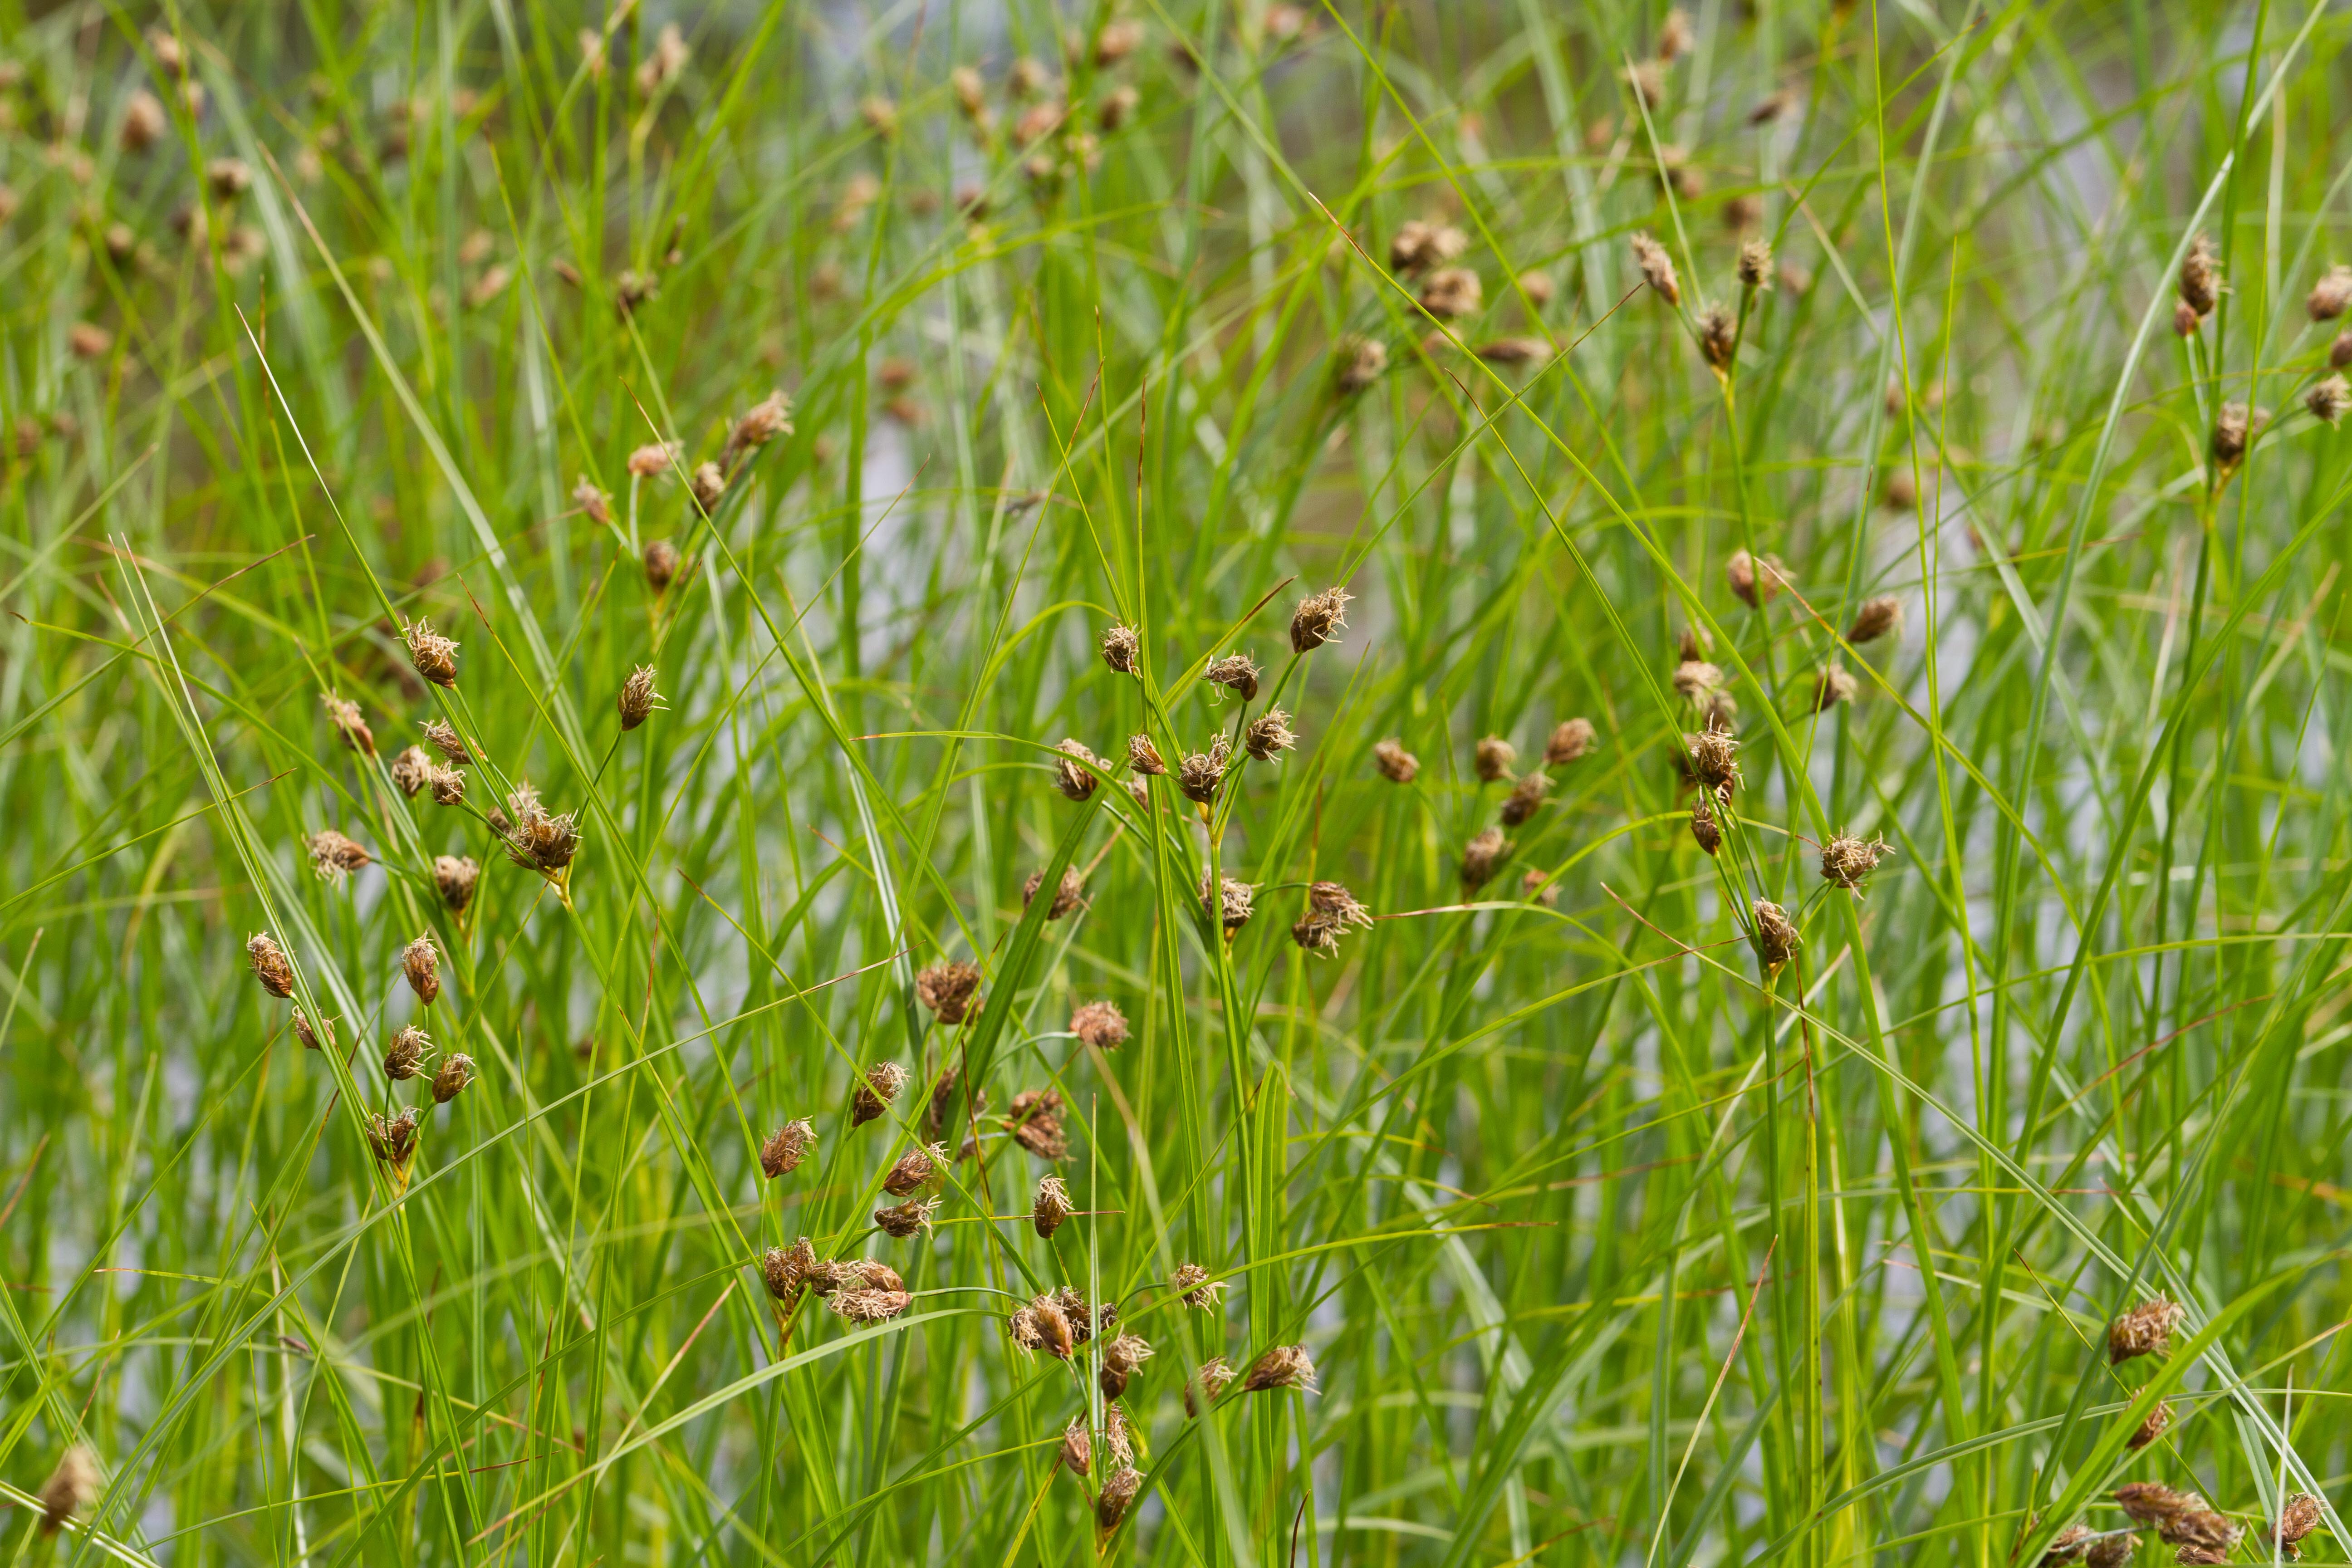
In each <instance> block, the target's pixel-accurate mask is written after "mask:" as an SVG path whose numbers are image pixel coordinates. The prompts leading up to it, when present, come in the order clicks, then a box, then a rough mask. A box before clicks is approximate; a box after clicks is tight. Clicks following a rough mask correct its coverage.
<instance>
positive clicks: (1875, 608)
mask: <svg viewBox="0 0 2352 1568" xmlns="http://www.w3.org/2000/svg"><path fill="white" fill-rule="evenodd" d="M1902 627H1903V601H1902V600H1900V599H1898V598H1896V597H1895V595H1892V594H1884V595H1880V596H1879V597H1877V598H1875V599H1865V600H1864V601H1863V605H1862V608H1861V609H1859V610H1856V611H1855V612H1854V616H1853V625H1852V626H1848V627H1847V628H1846V634H1845V640H1846V641H1848V642H1850V643H1853V644H1856V645H1857V646H1858V645H1860V644H1863V643H1866V642H1876V641H1877V640H1878V639H1879V638H1880V637H1885V636H1886V635H1887V634H1888V633H1890V632H1897V633H1899V632H1900V631H1901V630H1902Z"/></svg>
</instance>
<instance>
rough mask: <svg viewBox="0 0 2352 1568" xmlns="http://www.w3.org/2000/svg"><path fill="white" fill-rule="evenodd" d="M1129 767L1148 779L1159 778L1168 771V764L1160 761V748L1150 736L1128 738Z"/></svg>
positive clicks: (1131, 736) (1130, 736)
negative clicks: (1153, 742)
mask: <svg viewBox="0 0 2352 1568" xmlns="http://www.w3.org/2000/svg"><path fill="white" fill-rule="evenodd" d="M1127 765H1128V766H1129V767H1130V768H1132V769H1134V770H1135V771H1136V772H1137V773H1140V774H1143V775H1144V776H1146V777H1148V778H1158V777H1160V775H1162V774H1164V773H1167V771H1168V764H1167V763H1164V762H1162V761H1160V748H1159V747H1157V746H1155V745H1153V744H1152V743H1151V737H1150V736H1149V735H1129V737H1128V738H1127Z"/></svg>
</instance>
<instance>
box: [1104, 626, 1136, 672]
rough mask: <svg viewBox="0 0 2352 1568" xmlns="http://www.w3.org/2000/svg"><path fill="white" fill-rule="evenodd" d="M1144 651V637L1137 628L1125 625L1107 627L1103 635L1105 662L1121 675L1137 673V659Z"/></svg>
mask: <svg viewBox="0 0 2352 1568" xmlns="http://www.w3.org/2000/svg"><path fill="white" fill-rule="evenodd" d="M1142 652H1143V639H1142V638H1141V637H1138V636H1136V634H1135V628H1134V627H1132V626H1108V627H1106V628H1105V629H1104V631H1103V635H1102V656H1103V662H1104V663H1105V664H1107V665H1108V666H1110V667H1111V668H1113V669H1115V670H1117V671H1118V673H1119V674H1121V675H1134V674H1136V673H1137V666H1136V659H1137V658H1138V657H1139V655H1140V654H1141V653H1142Z"/></svg>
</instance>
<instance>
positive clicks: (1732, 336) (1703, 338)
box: [1698, 305, 1739, 373]
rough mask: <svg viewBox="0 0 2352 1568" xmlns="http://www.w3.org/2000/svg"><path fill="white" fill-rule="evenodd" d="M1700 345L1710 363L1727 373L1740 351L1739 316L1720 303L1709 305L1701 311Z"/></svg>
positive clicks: (1700, 350) (1701, 351)
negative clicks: (1735, 315)
mask: <svg viewBox="0 0 2352 1568" xmlns="http://www.w3.org/2000/svg"><path fill="white" fill-rule="evenodd" d="M1698 346H1699V352H1700V353H1703V354H1705V355H1706V363H1708V364H1709V365H1711V366H1713V367H1714V368H1715V369H1716V370H1717V371H1719V372H1726V373H1727V372H1728V371H1729V370H1730V369H1731V363H1732V361H1733V360H1734V359H1735V358H1737V357H1738V353H1739V322H1738V318H1736V317H1734V316H1733V315H1732V313H1731V312H1730V311H1729V310H1725V309H1724V308H1723V307H1722V306H1720V305H1709V306H1708V307H1707V308H1706V310H1702V311H1701V312H1699V318H1698Z"/></svg>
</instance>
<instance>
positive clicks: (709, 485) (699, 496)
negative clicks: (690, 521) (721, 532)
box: [686, 463, 727, 516]
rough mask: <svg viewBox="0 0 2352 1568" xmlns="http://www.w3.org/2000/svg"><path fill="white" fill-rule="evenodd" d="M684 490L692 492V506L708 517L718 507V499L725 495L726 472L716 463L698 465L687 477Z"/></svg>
mask: <svg viewBox="0 0 2352 1568" xmlns="http://www.w3.org/2000/svg"><path fill="white" fill-rule="evenodd" d="M686 488H687V489H688V490H691V491H692V492H693V494H694V504H695V505H697V506H698V507H700V508H701V509H702V510H703V513H704V515H706V516H708V515H709V512H710V511H711V510H712V509H713V508H715V507H716V506H718V504H719V497H720V496H723V495H725V494H726V493H727V474H726V471H725V470H724V469H722V468H719V465H718V464H716V463H703V464H699V465H698V466H697V467H696V468H695V470H694V472H693V473H691V474H688V476H687V479H686Z"/></svg>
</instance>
